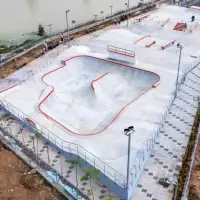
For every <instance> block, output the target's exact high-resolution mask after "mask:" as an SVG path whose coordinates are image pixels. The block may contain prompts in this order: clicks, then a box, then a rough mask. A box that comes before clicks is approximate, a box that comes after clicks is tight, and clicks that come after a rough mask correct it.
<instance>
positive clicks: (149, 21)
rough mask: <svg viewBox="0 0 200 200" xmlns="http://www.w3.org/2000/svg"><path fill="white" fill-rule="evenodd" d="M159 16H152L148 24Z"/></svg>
mask: <svg viewBox="0 0 200 200" xmlns="http://www.w3.org/2000/svg"><path fill="white" fill-rule="evenodd" d="M155 18H158V16H154V17H152V18H151V19H150V20H149V21H147V22H146V24H148V23H149V22H150V21H152V20H153V19H155Z"/></svg>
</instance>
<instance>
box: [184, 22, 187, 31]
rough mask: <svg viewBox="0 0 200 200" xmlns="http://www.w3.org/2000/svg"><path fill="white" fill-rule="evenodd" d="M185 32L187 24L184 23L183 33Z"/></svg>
mask: <svg viewBox="0 0 200 200" xmlns="http://www.w3.org/2000/svg"><path fill="white" fill-rule="evenodd" d="M186 30H187V23H184V31H186Z"/></svg>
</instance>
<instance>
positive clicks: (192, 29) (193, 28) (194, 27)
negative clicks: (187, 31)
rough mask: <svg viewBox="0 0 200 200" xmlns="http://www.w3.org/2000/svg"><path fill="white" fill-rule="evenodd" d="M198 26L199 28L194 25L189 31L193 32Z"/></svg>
mask: <svg viewBox="0 0 200 200" xmlns="http://www.w3.org/2000/svg"><path fill="white" fill-rule="evenodd" d="M198 26H199V23H196V25H195V26H193V27H192V28H191V31H192V32H193V31H194V30H195V29H196V28H197V27H198Z"/></svg>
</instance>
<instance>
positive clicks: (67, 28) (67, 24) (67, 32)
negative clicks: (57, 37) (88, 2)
mask: <svg viewBox="0 0 200 200" xmlns="http://www.w3.org/2000/svg"><path fill="white" fill-rule="evenodd" d="M69 11H70V10H66V23H67V45H68V47H69V24H68V12H69Z"/></svg>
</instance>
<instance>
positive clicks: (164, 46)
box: [161, 40, 176, 50]
mask: <svg viewBox="0 0 200 200" xmlns="http://www.w3.org/2000/svg"><path fill="white" fill-rule="evenodd" d="M175 42H176V40H173V41H172V42H170V43H168V44H166V45H163V46H161V49H162V50H164V49H166V48H167V47H169V46H171V45H173V44H174V43H175Z"/></svg>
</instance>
